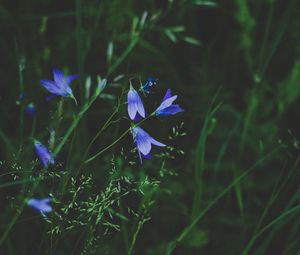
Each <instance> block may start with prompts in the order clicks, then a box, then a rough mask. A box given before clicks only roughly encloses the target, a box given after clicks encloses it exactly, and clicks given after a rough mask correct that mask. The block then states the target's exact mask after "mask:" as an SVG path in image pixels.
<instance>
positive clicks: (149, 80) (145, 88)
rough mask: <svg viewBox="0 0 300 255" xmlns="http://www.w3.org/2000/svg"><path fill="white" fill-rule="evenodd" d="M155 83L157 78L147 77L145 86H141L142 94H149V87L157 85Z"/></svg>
mask: <svg viewBox="0 0 300 255" xmlns="http://www.w3.org/2000/svg"><path fill="white" fill-rule="evenodd" d="M157 82H158V79H157V78H153V77H149V78H147V80H146V82H145V84H143V85H142V88H141V90H142V91H143V92H144V93H146V94H149V93H150V89H151V87H152V86H155V85H156V84H157Z"/></svg>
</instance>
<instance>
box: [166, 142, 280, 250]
mask: <svg viewBox="0 0 300 255" xmlns="http://www.w3.org/2000/svg"><path fill="white" fill-rule="evenodd" d="M280 148H282V146H279V147H277V148H276V149H274V150H273V151H271V152H270V153H268V154H267V155H265V156H264V157H263V158H261V159H260V160H258V161H257V162H256V163H255V164H254V165H253V166H252V167H250V168H248V169H247V170H246V171H245V172H244V173H242V174H241V175H239V176H238V177H237V178H236V179H235V180H234V181H233V182H231V183H230V184H229V185H228V186H227V187H226V188H225V189H224V190H223V191H222V192H221V193H220V194H219V195H218V196H217V197H216V198H215V199H213V200H212V201H211V202H210V203H209V204H208V205H207V207H206V208H205V209H203V210H202V211H201V213H200V214H199V215H198V216H197V217H195V218H194V220H193V221H192V222H191V223H190V225H188V226H187V227H186V228H185V229H184V230H183V231H182V232H181V234H180V235H179V236H178V237H177V238H176V239H175V240H174V241H172V242H170V243H169V245H168V246H167V250H166V253H165V254H166V255H170V254H172V253H173V251H174V250H175V248H176V246H177V244H178V243H180V242H182V240H183V239H184V238H185V237H186V236H187V235H188V234H189V233H190V231H191V230H192V229H193V228H194V227H195V226H196V224H197V223H198V222H199V220H200V219H201V218H202V217H203V216H204V215H205V214H206V213H207V212H208V211H209V210H210V209H211V208H212V207H213V206H214V205H215V204H216V203H217V202H218V201H219V200H220V199H221V198H222V197H223V196H224V195H226V194H227V192H228V191H230V190H231V189H232V188H234V187H235V185H236V184H237V183H239V182H240V181H241V180H243V179H244V178H245V177H246V176H248V175H249V174H250V173H251V172H252V171H253V170H254V169H256V167H257V166H259V165H261V164H262V163H263V162H264V161H265V160H266V159H267V158H269V157H270V156H271V155H273V154H274V153H275V152H277V151H278V150H279V149H280Z"/></svg>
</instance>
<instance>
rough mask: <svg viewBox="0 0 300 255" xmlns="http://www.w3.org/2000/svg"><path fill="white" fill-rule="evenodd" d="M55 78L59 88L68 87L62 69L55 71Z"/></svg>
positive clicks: (55, 69)
mask: <svg viewBox="0 0 300 255" xmlns="http://www.w3.org/2000/svg"><path fill="white" fill-rule="evenodd" d="M53 78H54V81H55V83H56V84H57V86H59V87H60V88H64V87H65V86H66V79H65V75H64V73H63V72H62V71H61V70H60V69H58V68H54V69H53Z"/></svg>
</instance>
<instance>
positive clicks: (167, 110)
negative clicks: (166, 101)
mask: <svg viewBox="0 0 300 255" xmlns="http://www.w3.org/2000/svg"><path fill="white" fill-rule="evenodd" d="M178 112H184V110H183V109H181V107H180V106H179V105H178V104H175V105H170V106H169V107H167V108H164V109H162V110H158V111H157V112H156V115H157V116H167V115H175V114H176V113H178Z"/></svg>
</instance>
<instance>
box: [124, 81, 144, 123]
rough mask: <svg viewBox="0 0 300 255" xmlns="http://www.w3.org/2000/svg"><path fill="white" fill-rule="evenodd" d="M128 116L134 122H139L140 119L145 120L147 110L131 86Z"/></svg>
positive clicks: (128, 95) (128, 98)
mask: <svg viewBox="0 0 300 255" xmlns="http://www.w3.org/2000/svg"><path fill="white" fill-rule="evenodd" d="M127 103H128V108H127V110H128V115H129V117H130V119H132V120H138V119H139V118H140V117H142V118H145V109H144V105H143V102H142V99H141V98H140V96H139V94H138V93H137V91H136V90H135V89H134V88H133V87H132V86H130V89H129V91H128V94H127Z"/></svg>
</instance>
